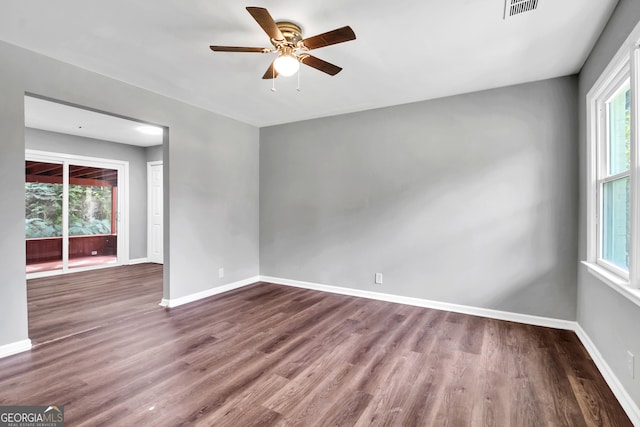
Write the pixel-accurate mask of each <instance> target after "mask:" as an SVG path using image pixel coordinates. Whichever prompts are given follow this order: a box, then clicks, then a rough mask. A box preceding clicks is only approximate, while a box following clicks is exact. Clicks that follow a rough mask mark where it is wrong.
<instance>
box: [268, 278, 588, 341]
mask: <svg viewBox="0 0 640 427" xmlns="http://www.w3.org/2000/svg"><path fill="white" fill-rule="evenodd" d="M260 281H262V282H271V283H277V284H279V285H287V286H295V287H298V288H305V289H313V290H317V291H324V292H331V293H334V294H341V295H349V296H354V297H362V298H369V299H375V300H380V301H387V302H395V303H399V304H407V305H413V306H417V307H425V308H433V309H436V310H445V311H453V312H455V313H462V314H470V315H473V316H480V317H488V318H491V319H498V320H507V321H510V322H518V323H526V324H529V325H536V326H545V327H548V328H556V329H568V330H575V326H576V322H573V321H570V320H562V319H554V318H550V317H542V316H532V315H529V314H520V313H512V312H508V311H500V310H492V309H488V308H479V307H472V306H468V305H459V304H452V303H446V302H440V301H433V300H427V299H422V298H413V297H405V296H399V295H391V294H385V293H382V292H372V291H363V290H360V289H353V288H343V287H339V286H332V285H323V284H320V283H312V282H303V281H300V280H290V279H282V278H280V277H271V276H260Z"/></svg>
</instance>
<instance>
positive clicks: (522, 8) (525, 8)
mask: <svg viewBox="0 0 640 427" xmlns="http://www.w3.org/2000/svg"><path fill="white" fill-rule="evenodd" d="M537 8H538V0H504V19H507V18H508V17H510V16H515V15H519V14H521V13H524V12H531V11H532V10H536V9H537Z"/></svg>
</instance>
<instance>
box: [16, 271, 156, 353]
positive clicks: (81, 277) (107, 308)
mask: <svg viewBox="0 0 640 427" xmlns="http://www.w3.org/2000/svg"><path fill="white" fill-rule="evenodd" d="M161 299H162V265H160V264H140V265H128V266H123V267H114V268H109V269H100V270H91V271H83V272H78V273H72V274H67V275H62V276H52V277H46V278H40V279H31V280H28V281H27V301H28V309H29V338H31V340H32V342H33V343H34V344H39V343H43V342H47V341H51V340H53V339H59V338H61V337H66V336H68V335H72V334H77V333H79V332H82V331H86V330H89V329H91V328H96V327H99V326H102V325H104V324H106V323H108V322H111V321H113V320H114V319H115V318H117V319H120V320H123V319H126V318H127V317H128V316H129V315H131V314H134V313H139V312H145V311H150V310H151V311H158V303H159V302H160V300H161Z"/></svg>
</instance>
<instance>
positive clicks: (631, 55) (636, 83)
mask: <svg viewBox="0 0 640 427" xmlns="http://www.w3.org/2000/svg"><path fill="white" fill-rule="evenodd" d="M639 45H640V23H639V24H638V25H637V26H636V28H635V29H634V30H633V31H632V32H631V34H630V35H629V37H628V38H627V40H625V42H624V43H623V45H622V46H621V47H620V49H619V50H618V52H617V53H616V55H615V56H614V58H613V59H612V60H611V62H610V63H609V65H608V66H607V68H606V69H605V70H604V72H603V73H602V75H601V76H600V78H598V80H597V81H596V83H595V84H594V85H593V87H592V88H591V90H590V91H589V92H588V93H587V110H586V112H587V147H588V148H587V192H586V194H587V259H586V260H585V261H583V264H585V265H586V266H587V268H588V271H589V272H590V273H592V274H594V275H595V276H596V277H598V278H599V279H601V280H602V281H604V282H605V283H606V284H608V285H610V286H611V287H613V288H614V289H616V290H617V291H618V292H620V293H622V294H623V295H625V296H627V297H628V298H629V299H631V300H633V301H634V302H636V303H637V304H638V305H640V289H639V288H640V260H639V259H638V258H639V255H640V188H639V187H640V185H638V184H639V183H640V171H639V165H640V161H639V151H640V150H638V144H639V143H640V140H639V138H638V136H639V133H638V115H639V113H640V110H639V108H638V107H639V105H638V101H639V96H638V95H639V94H640V74H639V71H640V49H639ZM626 79H629V81H630V86H631V97H630V98H631V99H630V108H631V115H630V119H631V136H630V137H631V159H630V160H631V165H630V171H629V174H628V175H629V177H630V198H631V202H630V211H631V212H630V225H629V226H630V241H629V271H628V272H627V271H625V270H624V269H621V268H619V267H617V266H615V265H613V264H611V263H609V262H607V261H605V260H603V259H602V257H601V248H602V244H601V241H602V239H601V237H602V230H601V222H600V218H599V213H600V210H601V203H602V200H601V199H600V188H601V185H602V183H603V182H605V181H609V180H611V179H613V178H616V177H617V178H619V177H620V176H623V175H626V173H622V174H618V175H615V176H613V177H608V178H601V176H602V174H600V171H601V170H602V168H606V167H607V164H606V161H607V155H606V153H604V152H603V150H604V149H606V139H607V129H606V126H602V124H603V123H606V122H607V118H606V110H605V108H604V106H605V104H606V102H607V101H608V100H609V99H610V98H611V96H612V95H613V94H614V93H615V91H616V90H617V89H618V88H619V87H620V85H621V84H622V83H624V81H625V80H626ZM605 170H606V169H605Z"/></svg>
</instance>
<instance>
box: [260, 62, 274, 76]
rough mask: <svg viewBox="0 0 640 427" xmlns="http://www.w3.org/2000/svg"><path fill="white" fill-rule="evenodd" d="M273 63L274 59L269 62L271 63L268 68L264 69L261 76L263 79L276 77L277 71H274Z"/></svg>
mask: <svg viewBox="0 0 640 427" xmlns="http://www.w3.org/2000/svg"><path fill="white" fill-rule="evenodd" d="M274 63H275V61H273V62H272V63H271V65H269V68H267V71H265V73H264V76H262V78H263V79H265V80H267V79H275V78H276V77H278V72H277V71H276V69H275V67H274V66H273V64H274Z"/></svg>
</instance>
